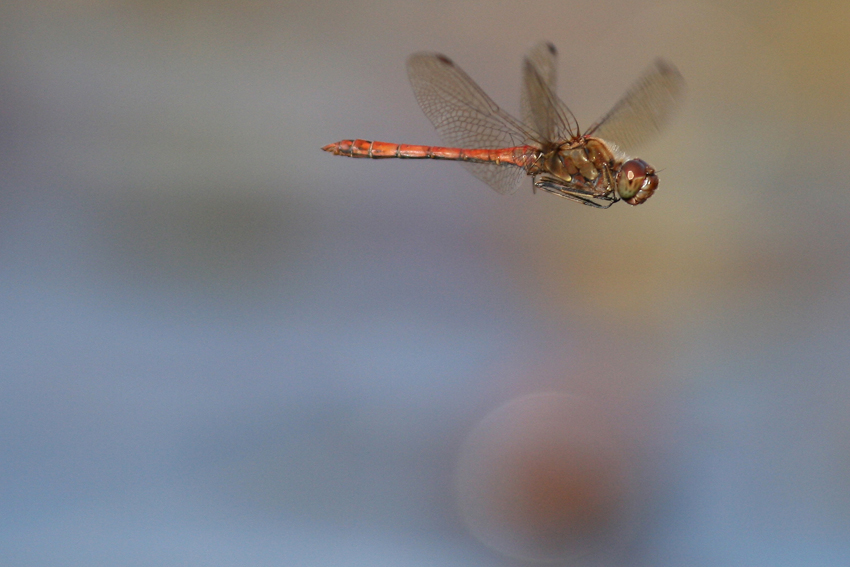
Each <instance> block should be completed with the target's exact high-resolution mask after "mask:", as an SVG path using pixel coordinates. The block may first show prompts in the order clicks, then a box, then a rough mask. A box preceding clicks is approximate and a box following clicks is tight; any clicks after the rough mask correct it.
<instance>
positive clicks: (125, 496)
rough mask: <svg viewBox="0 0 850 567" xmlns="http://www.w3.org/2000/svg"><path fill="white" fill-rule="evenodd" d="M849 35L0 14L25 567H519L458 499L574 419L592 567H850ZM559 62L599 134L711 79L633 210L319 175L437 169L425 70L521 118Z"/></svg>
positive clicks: (807, 17) (601, 8) (468, 11)
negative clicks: (591, 437)
mask: <svg viewBox="0 0 850 567" xmlns="http://www.w3.org/2000/svg"><path fill="white" fill-rule="evenodd" d="M848 6H849V5H848V4H847V3H846V2H790V1H782V2H762V1H754V2H748V3H740V2H733V1H726V0H715V1H708V0H703V1H676V2H674V1H669V2H664V1H659V2H625V1H623V2H618V1H605V0H599V1H595V2H590V1H566V2H546V1H541V2H536V3H527V2H480V1H478V2H463V1H451V2H449V1H446V2H443V1H432V2H419V3H413V2H399V3H390V2H369V1H363V2H341V1H324V2H322V1H319V2H287V1H283V2H273V1H267V0H252V1H245V2H229V1H226V0H217V1H210V2H200V1H197V0H183V1H166V0H135V1H126V2H119V1H117V0H114V1H110V0H87V1H86V0H76V1H75V0H67V1H62V2H60V1H56V2H41V1H34V2H33V1H30V2H22V1H20V2H19V1H11V2H5V3H3V4H2V7H0V172H2V177H0V314H2V321H3V323H2V326H0V333H2V335H0V352H1V353H2V359H0V360H2V364H0V372H2V380H0V480H2V482H0V524H2V529H0V563H3V564H7V565H86V566H91V565H150V564H161V565H177V564H203V565H249V564H250V565H282V564H287V565H296V564H297V565H340V566H344V565H369V566H377V565H392V566H394V567H400V566H405V565H441V566H448V565H519V564H523V561H522V560H521V559H516V558H514V559H511V558H508V557H507V556H503V555H501V554H500V553H499V552H497V551H492V550H490V549H488V548H487V547H486V546H485V545H483V544H481V543H479V542H478V541H477V540H476V539H475V538H474V537H473V536H472V535H470V531H469V530H468V529H467V528H466V527H465V526H464V525H463V522H462V519H461V514H459V513H458V511H457V506H456V492H455V479H454V473H453V471H454V468H455V463H456V462H457V459H458V458H459V456H460V455H461V453H462V451H463V450H465V449H463V447H464V445H463V439H464V438H465V437H466V436H467V434H468V433H469V431H471V430H472V429H473V427H474V426H475V424H476V423H478V422H480V421H481V420H482V419H484V417H485V416H486V415H487V414H489V413H490V412H491V411H493V410H494V409H495V408H497V407H498V406H500V405H501V404H503V403H504V402H508V401H509V400H511V399H515V398H517V397H519V396H522V395H526V394H530V393H534V392H540V391H559V392H565V393H567V394H569V395H571V396H577V398H576V399H580V400H585V402H586V403H587V404H588V407H594V408H599V409H598V410H594V411H596V412H597V413H601V414H603V417H604V419H605V420H606V422H608V423H610V424H613V425H612V427H614V429H616V430H617V431H618V435H620V436H621V437H622V438H623V441H622V442H621V445H618V446H620V447H623V449H622V450H623V451H624V453H628V455H629V456H628V458H625V457H623V461H622V462H620V461H617V462H619V463H620V464H619V465H617V466H618V467H621V468H620V469H618V471H619V472H622V474H623V475H625V477H626V478H625V480H624V481H623V482H625V483H626V485H628V486H629V487H630V488H629V491H628V494H629V496H628V497H627V500H628V502H627V503H626V505H624V506H623V507H622V508H619V509H618V510H619V511H618V512H617V514H615V515H617V518H618V520H617V521H618V522H619V523H618V524H617V525H618V526H619V527H617V528H616V530H615V529H614V528H613V527H612V528H610V530H609V531H611V533H608V532H606V534H608V535H606V537H608V536H609V535H610V536H611V538H610V540H606V541H608V542H609V543H607V544H606V546H605V547H608V548H609V549H608V550H607V551H609V552H610V553H608V554H607V555H604V559H603V558H602V557H603V556H602V555H594V554H590V555H589V556H586V557H584V558H582V559H576V558H575V557H572V558H571V562H572V563H578V564H582V563H586V564H594V562H599V561H604V562H605V564H606V565H647V566H648V565H653V566H659V565H662V566H663V565H670V566H673V565H684V564H688V565H718V564H729V565H772V566H782V565H795V566H796V565H846V562H847V558H848V557H850V546H848V543H847V542H848V541H850V539H848V530H849V529H850V420H848V415H850V386H848V384H850V382H848V370H850V246H848V237H850V223H848V220H847V219H848V218H850V198H848V188H850V183H848V181H847V175H846V170H847V168H848V163H850V162H849V161H848V159H847V148H848V147H850V7H848ZM541 39H547V40H550V41H552V42H554V43H555V44H556V45H557V46H558V48H559V50H560V54H561V58H560V64H559V73H560V74H559V94H560V95H561V97H562V98H564V99H565V100H566V101H567V102H568V104H570V106H571V108H572V110H573V111H574V112H575V114H576V116H577V117H578V119H579V121H580V123H581V124H583V125H585V126H587V125H589V124H590V123H592V122H593V120H595V119H596V118H597V117H598V116H600V115H601V114H602V113H604V112H605V111H607V110H608V108H609V107H610V106H611V105H612V104H613V103H614V102H615V101H616V100H617V98H618V97H619V96H620V95H621V94H622V92H623V91H624V90H625V89H626V88H627V87H628V85H629V84H630V83H631V81H632V80H633V79H634V78H635V77H636V76H637V75H638V74H639V73H640V72H641V70H642V69H643V68H644V67H645V66H646V65H647V64H648V63H649V62H650V61H651V60H652V59H653V58H655V57H658V56H661V57H665V58H667V59H669V60H671V61H673V62H674V63H675V64H676V65H677V66H678V67H679V69H680V71H681V72H682V74H683V75H684V76H685V77H686V79H687V81H688V85H689V98H688V100H687V102H686V104H685V105H684V107H683V109H682V112H681V114H680V116H679V119H678V120H677V121H676V123H675V124H674V125H673V126H672V127H671V128H670V129H669V130H668V131H667V132H666V133H665V135H664V137H663V138H661V139H660V140H659V141H657V142H656V143H654V144H653V145H651V146H648V147H646V148H645V149H643V151H642V152H641V157H643V158H644V159H646V160H647V161H648V162H650V163H651V164H653V165H654V166H656V167H657V168H659V169H661V170H662V173H661V185H660V188H659V190H658V192H657V193H656V195H655V196H654V197H653V198H652V200H650V201H649V202H648V203H647V204H645V205H643V206H641V207H639V208H631V207H628V206H625V205H617V206H615V207H613V208H612V209H611V210H609V211H595V210H591V209H589V208H586V207H580V206H578V205H574V204H571V203H567V202H564V201H562V200H558V199H555V198H552V197H550V196H547V195H536V196H534V195H532V194H531V191H530V184H529V186H528V187H527V188H526V190H524V191H522V192H521V193H520V194H519V195H516V196H513V197H499V196H498V195H496V194H495V193H493V192H492V191H490V190H489V189H487V188H486V187H485V186H484V185H483V184H481V183H480V182H478V181H477V180H476V179H474V178H473V177H472V176H470V175H468V174H467V173H466V172H465V171H463V169H462V168H461V167H460V166H458V165H456V164H447V163H426V162H393V161H391V160H388V161H381V162H372V161H367V160H359V161H354V160H348V159H343V158H338V157H333V156H330V155H329V154H326V153H323V152H321V151H319V148H320V147H321V146H323V145H325V144H327V143H330V142H335V141H337V140H339V139H342V138H351V137H362V138H367V139H377V140H384V141H389V142H406V143H436V142H438V138H437V136H436V133H435V132H434V131H433V128H432V127H431V125H430V124H429V123H428V121H427V119H426V118H425V117H424V116H423V115H422V113H421V112H420V110H419V109H418V107H417V105H416V102H415V100H414V98H413V95H412V93H411V91H410V88H409V85H408V84H407V78H406V75H405V70H404V62H405V58H406V57H407V56H408V55H409V54H410V53H413V52H415V51H419V50H434V51H441V52H443V53H446V54H447V55H449V56H450V57H452V58H453V59H454V60H455V61H456V62H457V63H458V64H459V65H460V66H462V67H463V68H464V69H465V70H466V71H467V72H468V73H469V74H470V75H471V76H472V77H473V78H474V79H475V80H476V81H477V82H478V83H479V84H480V85H481V86H482V87H483V88H484V89H485V90H486V91H487V92H488V93H489V94H490V95H491V96H492V97H493V98H494V99H495V100H496V101H497V102H499V103H500V104H501V105H502V106H503V107H505V109H506V110H508V111H509V112H512V113H514V114H516V113H517V110H518V101H519V77H520V64H521V60H522V55H523V53H524V51H525V50H526V49H528V48H529V47H530V46H531V45H533V44H534V43H535V42H537V41H538V40H541ZM577 431H578V430H577ZM576 435H578V433H576ZM568 454H569V453H568ZM619 457H622V455H620V456H618V457H617V458H619ZM619 472H618V474H619ZM577 486H579V488H577V489H576V490H585V489H588V486H590V485H586V484H581V483H579V484H578V485H577ZM582 487H583V488H582ZM591 488H593V487H591ZM593 489H594V490H605V488H604V486H603V488H599V487H598V486H597V487H595V488H593ZM567 506H568V504H567ZM612 522H613V521H612ZM614 523H616V522H614ZM614 523H611V524H610V525H611V526H613V525H614ZM624 523H625V524H627V525H626V527H625V528H623V527H622V524H624ZM605 525H606V526H608V525H609V524H605ZM607 529H608V528H605V529H603V530H602V531H603V532H605V530H607ZM473 531H474V530H473ZM614 531H616V533H614Z"/></svg>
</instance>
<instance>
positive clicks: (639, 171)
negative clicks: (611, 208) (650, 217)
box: [615, 159, 658, 205]
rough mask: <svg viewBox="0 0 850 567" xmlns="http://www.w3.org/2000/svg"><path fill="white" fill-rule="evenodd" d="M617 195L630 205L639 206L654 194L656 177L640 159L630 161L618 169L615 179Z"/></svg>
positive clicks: (652, 170)
mask: <svg viewBox="0 0 850 567" xmlns="http://www.w3.org/2000/svg"><path fill="white" fill-rule="evenodd" d="M615 182H616V184H617V195H619V197H620V198H621V199H622V200H624V201H625V202H627V203H628V204H630V205H640V204H641V203H643V202H644V201H646V200H647V199H649V198H650V197H652V194H653V193H655V190H656V189H657V188H658V176H657V175H655V170H654V169H653V168H652V166H651V165H649V164H648V163H646V162H645V161H643V160H642V159H630V160H629V161H627V162H626V163H624V164H623V165H622V167H620V171H618V172H617V177H616V179H615Z"/></svg>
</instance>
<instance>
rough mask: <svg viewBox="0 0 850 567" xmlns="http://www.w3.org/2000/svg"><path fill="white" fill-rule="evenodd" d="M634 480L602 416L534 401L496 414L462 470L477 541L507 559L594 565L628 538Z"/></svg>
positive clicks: (573, 404) (557, 402)
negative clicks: (578, 560)
mask: <svg viewBox="0 0 850 567" xmlns="http://www.w3.org/2000/svg"><path fill="white" fill-rule="evenodd" d="M628 474H629V471H628V464H627V459H625V458H624V456H623V450H622V448H621V447H620V444H619V442H618V440H617V434H616V432H615V431H614V430H612V428H611V427H610V425H609V424H607V423H605V420H604V416H603V415H602V413H601V411H600V409H599V408H597V407H596V406H595V405H593V404H591V403H589V402H587V401H586V400H584V399H582V398H579V397H574V396H569V395H565V394H535V395H531V396H527V397H524V398H519V399H517V400H514V401H511V402H509V403H508V404H506V405H504V406H502V407H500V408H498V409H497V410H495V411H494V412H493V413H491V414H490V415H489V416H487V417H486V418H485V419H484V420H482V421H481V422H480V423H479V424H478V426H476V428H475V429H474V430H473V431H472V433H471V434H470V436H469V438H468V439H467V441H466V443H465V444H464V447H463V450H462V453H461V456H460V461H459V466H458V471H457V483H458V498H459V504H460V508H461V514H462V516H463V519H464V521H465V522H466V524H467V525H468V527H469V529H470V530H471V531H472V533H473V534H474V535H475V536H476V537H477V538H478V539H480V540H481V541H482V542H484V543H485V544H487V545H488V546H490V547H492V548H494V549H496V550H497V551H500V552H502V553H504V554H507V555H510V556H513V557H519V558H522V559H530V560H538V561H556V560H562V559H564V558H569V557H578V556H587V555H589V554H594V553H595V552H596V551H601V550H606V549H609V548H610V547H611V546H612V545H613V544H614V543H616V541H617V540H619V539H620V536H621V535H622V534H623V531H624V530H623V527H624V524H625V521H624V520H625V517H626V515H627V513H626V512H627V509H628V508H629V506H628V504H629V491H628V489H627V476H628Z"/></svg>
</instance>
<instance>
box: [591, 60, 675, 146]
mask: <svg viewBox="0 0 850 567" xmlns="http://www.w3.org/2000/svg"><path fill="white" fill-rule="evenodd" d="M684 95H685V80H684V79H683V78H682V75H681V74H680V73H679V71H678V70H677V69H676V68H675V67H674V66H673V65H672V64H670V63H668V62H666V61H664V60H662V59H657V60H656V61H655V63H654V64H653V65H652V66H651V67H650V68H649V69H647V70H646V71H645V72H644V73H643V75H642V76H641V77H640V78H639V79H638V80H637V82H635V84H634V85H632V87H631V88H630V89H629V90H628V92H626V94H625V96H623V98H621V99H620V101H619V102H618V103H617V104H616V105H614V108H612V109H611V111H610V112H609V113H608V114H606V115H605V116H604V117H603V118H602V119H601V120H599V122H597V123H596V124H594V125H593V126H591V127H590V129H589V130H588V131H587V132H586V135H588V136H596V137H597V138H602V139H603V140H606V141H609V142H614V143H615V144H617V145H618V146H619V147H620V149H622V150H623V151H625V152H631V151H633V150H634V149H635V148H637V147H638V146H640V145H641V144H644V143H646V142H648V141H649V140H651V139H652V138H654V137H655V136H656V135H657V134H658V133H659V132H660V131H661V130H662V128H664V126H665V125H666V124H667V123H668V122H669V121H670V119H671V118H672V117H673V115H674V114H675V113H676V110H677V109H678V107H679V104H680V103H681V101H682V99H683V98H684Z"/></svg>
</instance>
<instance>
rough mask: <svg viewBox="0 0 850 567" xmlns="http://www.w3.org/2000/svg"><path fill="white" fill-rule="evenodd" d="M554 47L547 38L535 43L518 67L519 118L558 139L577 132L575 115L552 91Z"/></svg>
mask: <svg viewBox="0 0 850 567" xmlns="http://www.w3.org/2000/svg"><path fill="white" fill-rule="evenodd" d="M557 57H558V51H557V50H556V49H555V46H554V45H552V44H551V43H548V42H541V43H538V44H537V45H535V46H534V47H533V48H532V49H531V51H529V52H528V55H527V56H526V57H525V62H524V64H523V68H522V75H523V77H522V79H523V80H522V97H521V106H522V119H523V121H525V123H526V124H531V125H532V126H533V127H534V129H535V130H536V131H537V132H538V133H539V134H540V135H541V136H542V139H541V140H540V141H541V142H543V143H546V142H556V143H560V142H563V141H564V140H569V139H572V138H574V137H577V136H578V133H579V129H578V123H577V122H576V119H575V116H574V115H573V113H572V112H571V111H570V109H569V108H567V105H566V104H564V103H563V101H561V99H559V98H558V95H557V94H555V77H556V74H557V73H556V71H557Z"/></svg>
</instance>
